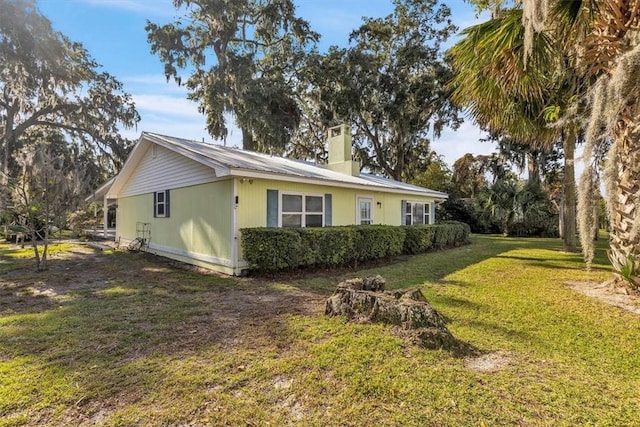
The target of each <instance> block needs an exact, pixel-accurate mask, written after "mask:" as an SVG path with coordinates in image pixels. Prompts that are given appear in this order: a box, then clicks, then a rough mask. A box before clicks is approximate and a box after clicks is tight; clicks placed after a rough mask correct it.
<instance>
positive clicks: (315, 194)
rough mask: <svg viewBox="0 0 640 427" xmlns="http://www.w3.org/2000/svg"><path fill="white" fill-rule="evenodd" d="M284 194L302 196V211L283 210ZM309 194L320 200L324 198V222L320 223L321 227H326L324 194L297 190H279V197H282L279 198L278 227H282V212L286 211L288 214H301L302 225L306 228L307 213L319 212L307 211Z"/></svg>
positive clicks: (314, 213) (315, 213)
mask: <svg viewBox="0 0 640 427" xmlns="http://www.w3.org/2000/svg"><path fill="white" fill-rule="evenodd" d="M284 196H301V197H302V211H300V212H284V211H283V210H282V208H283V206H284V200H283V199H284ZM307 196H311V197H319V198H320V200H322V222H321V224H322V225H320V227H324V216H325V210H326V206H325V205H324V194H322V193H300V192H297V191H278V197H279V198H280V199H279V200H278V227H280V228H282V214H283V213H286V214H300V226H301V227H302V228H306V227H307V224H306V221H305V215H317V214H318V212H307V209H306V207H307V202H306V197H307Z"/></svg>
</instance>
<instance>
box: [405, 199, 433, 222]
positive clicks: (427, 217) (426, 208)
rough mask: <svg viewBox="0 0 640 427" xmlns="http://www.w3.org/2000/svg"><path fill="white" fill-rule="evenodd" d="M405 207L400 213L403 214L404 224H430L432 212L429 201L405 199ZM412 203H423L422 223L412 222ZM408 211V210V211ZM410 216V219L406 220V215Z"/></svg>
mask: <svg viewBox="0 0 640 427" xmlns="http://www.w3.org/2000/svg"><path fill="white" fill-rule="evenodd" d="M405 204H406V207H405V211H404V212H403V213H402V214H403V223H404V225H429V224H432V222H431V217H432V213H431V202H418V201H416V200H406V201H405ZM414 205H423V207H422V209H423V211H422V223H421V224H414V223H413V218H414V216H415V215H414ZM409 211H410V212H409ZM408 216H411V221H409V222H407V217H408Z"/></svg>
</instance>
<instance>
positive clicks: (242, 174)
mask: <svg viewBox="0 0 640 427" xmlns="http://www.w3.org/2000/svg"><path fill="white" fill-rule="evenodd" d="M229 174H230V175H231V176H235V177H238V178H256V179H258V178H259V179H270V180H273V181H285V182H296V183H301V184H313V185H324V186H327V187H340V188H352V189H354V190H366V191H378V192H381V193H394V194H406V195H409V196H421V197H432V198H434V199H435V200H446V199H448V198H449V195H448V194H444V193H440V192H437V193H431V192H423V191H410V190H402V189H399V188H392V187H386V186H382V185H375V184H373V185H365V184H352V183H349V182H341V181H334V180H330V179H326V180H323V179H317V178H306V177H301V176H291V175H283V174H277V173H268V172H256V171H252V170H244V169H235V168H231V169H230V172H229Z"/></svg>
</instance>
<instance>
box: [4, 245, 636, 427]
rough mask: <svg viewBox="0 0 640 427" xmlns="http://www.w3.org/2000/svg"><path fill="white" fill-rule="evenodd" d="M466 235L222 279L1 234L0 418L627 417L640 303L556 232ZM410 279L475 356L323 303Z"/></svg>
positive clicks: (192, 421)
mask: <svg viewBox="0 0 640 427" xmlns="http://www.w3.org/2000/svg"><path fill="white" fill-rule="evenodd" d="M472 242H473V243H472V244H471V245H469V246H466V247H461V248H457V249H454V250H449V251H444V252H437V253H431V254H426V255H422V256H415V257H412V258H409V259H408V260H404V261H398V262H394V263H393V264H390V265H387V266H382V267H376V268H371V269H368V270H361V271H349V272H345V271H342V272H341V273H335V274H329V273H323V272H318V273H316V274H314V275H312V276H311V275H309V276H308V277H296V276H290V277H287V278H286V279H280V280H274V279H259V278H254V279H235V278H221V277H218V276H216V275H213V274H204V273H202V272H201V271H197V270H194V269H184V268H181V267H180V266H178V265H176V264H175V263H171V262H167V261H165V260H163V259H160V258H155V257H153V256H149V255H144V254H125V253H119V252H115V253H89V252H90V251H87V250H86V249H83V248H80V247H74V246H69V245H62V246H60V247H57V253H56V254H55V255H54V256H53V258H52V261H51V269H50V271H48V272H45V273H36V272H34V271H33V268H32V264H31V263H32V261H31V260H29V259H26V258H24V256H23V255H24V253H23V252H21V251H19V250H12V249H10V247H9V246H8V245H0V425H2V426H7V425H93V424H98V425H177V424H180V425H234V426H235V425H254V426H262V425H274V426H281V425H303V426H315V425H317V426H333V425H354V426H365V425H366V426H370V425H380V426H385V425H416V426H431V425H433V426H494V425H522V426H527V425H534V426H538V425H549V426H562V425H566V426H576V425H598V426H600V425H603V426H604V425H608V426H624V425H628V426H633V425H640V415H638V414H640V395H639V393H638V390H640V316H638V315H635V314H632V313H629V312H627V311H624V310H621V309H618V308H616V307H613V306H610V305H606V304H604V303H602V302H600V301H598V300H595V299H592V298H590V297H586V296H583V295H581V294H578V293H577V292H575V291H573V290H572V289H570V288H569V287H568V286H566V285H565V282H567V281H603V280H605V279H607V278H609V277H610V272H609V270H608V267H606V263H605V258H606V257H605V255H604V247H605V245H606V241H605V240H604V239H602V240H601V241H600V242H599V245H600V249H599V251H598V254H597V259H596V265H595V268H594V269H593V270H592V271H591V272H586V271H584V268H583V264H582V261H581V257H580V255H577V254H566V253H562V252H560V250H559V248H560V241H559V240H556V239H513V238H509V239H507V238H501V237H495V236H474V237H473V238H472ZM370 274H381V275H382V276H384V277H385V278H386V279H387V287H388V288H404V287H414V286H420V287H421V288H422V289H423V292H424V294H425V295H426V296H427V299H428V300H429V301H430V302H432V304H433V305H434V306H435V308H436V309H437V310H439V311H440V312H441V313H442V314H443V315H444V316H445V317H446V318H447V319H448V322H449V323H448V324H449V329H450V330H451V332H452V333H453V334H454V335H455V336H456V337H457V338H459V339H461V340H463V341H464V342H466V343H468V344H470V345H471V346H473V347H475V348H476V349H478V351H480V352H497V351H499V352H500V354H502V355H503V356H504V357H506V358H507V359H508V361H509V364H508V365H507V366H506V367H504V369H501V370H498V371H496V372H485V373H480V372H476V371H473V370H471V369H469V368H468V367H467V366H466V364H465V359H464V358H461V357H455V356H454V355H452V354H451V353H449V352H447V351H430V350H424V349H421V348H418V347H414V346H411V345H407V344H405V343H404V342H402V341H401V340H400V339H399V338H396V337H394V336H393V335H392V334H391V333H390V329H389V328H387V327H384V326H381V325H356V324H348V323H346V322H345V320H344V319H341V318H325V317H324V315H323V310H324V300H325V299H326V298H327V297H328V296H329V295H330V294H331V293H332V291H333V289H334V288H335V285H336V284H337V283H338V282H339V281H340V280H342V279H344V278H346V277H356V276H364V275H370Z"/></svg>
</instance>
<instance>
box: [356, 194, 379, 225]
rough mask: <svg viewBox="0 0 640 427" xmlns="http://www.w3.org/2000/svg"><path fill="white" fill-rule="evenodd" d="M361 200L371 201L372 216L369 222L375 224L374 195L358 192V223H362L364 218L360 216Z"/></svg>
mask: <svg viewBox="0 0 640 427" xmlns="http://www.w3.org/2000/svg"><path fill="white" fill-rule="evenodd" d="M360 200H367V201H369V203H371V209H370V212H371V218H369V221H370V222H369V224H375V222H374V214H373V206H374V204H373V196H365V195H360V194H356V225H362V218H361V217H360Z"/></svg>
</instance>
